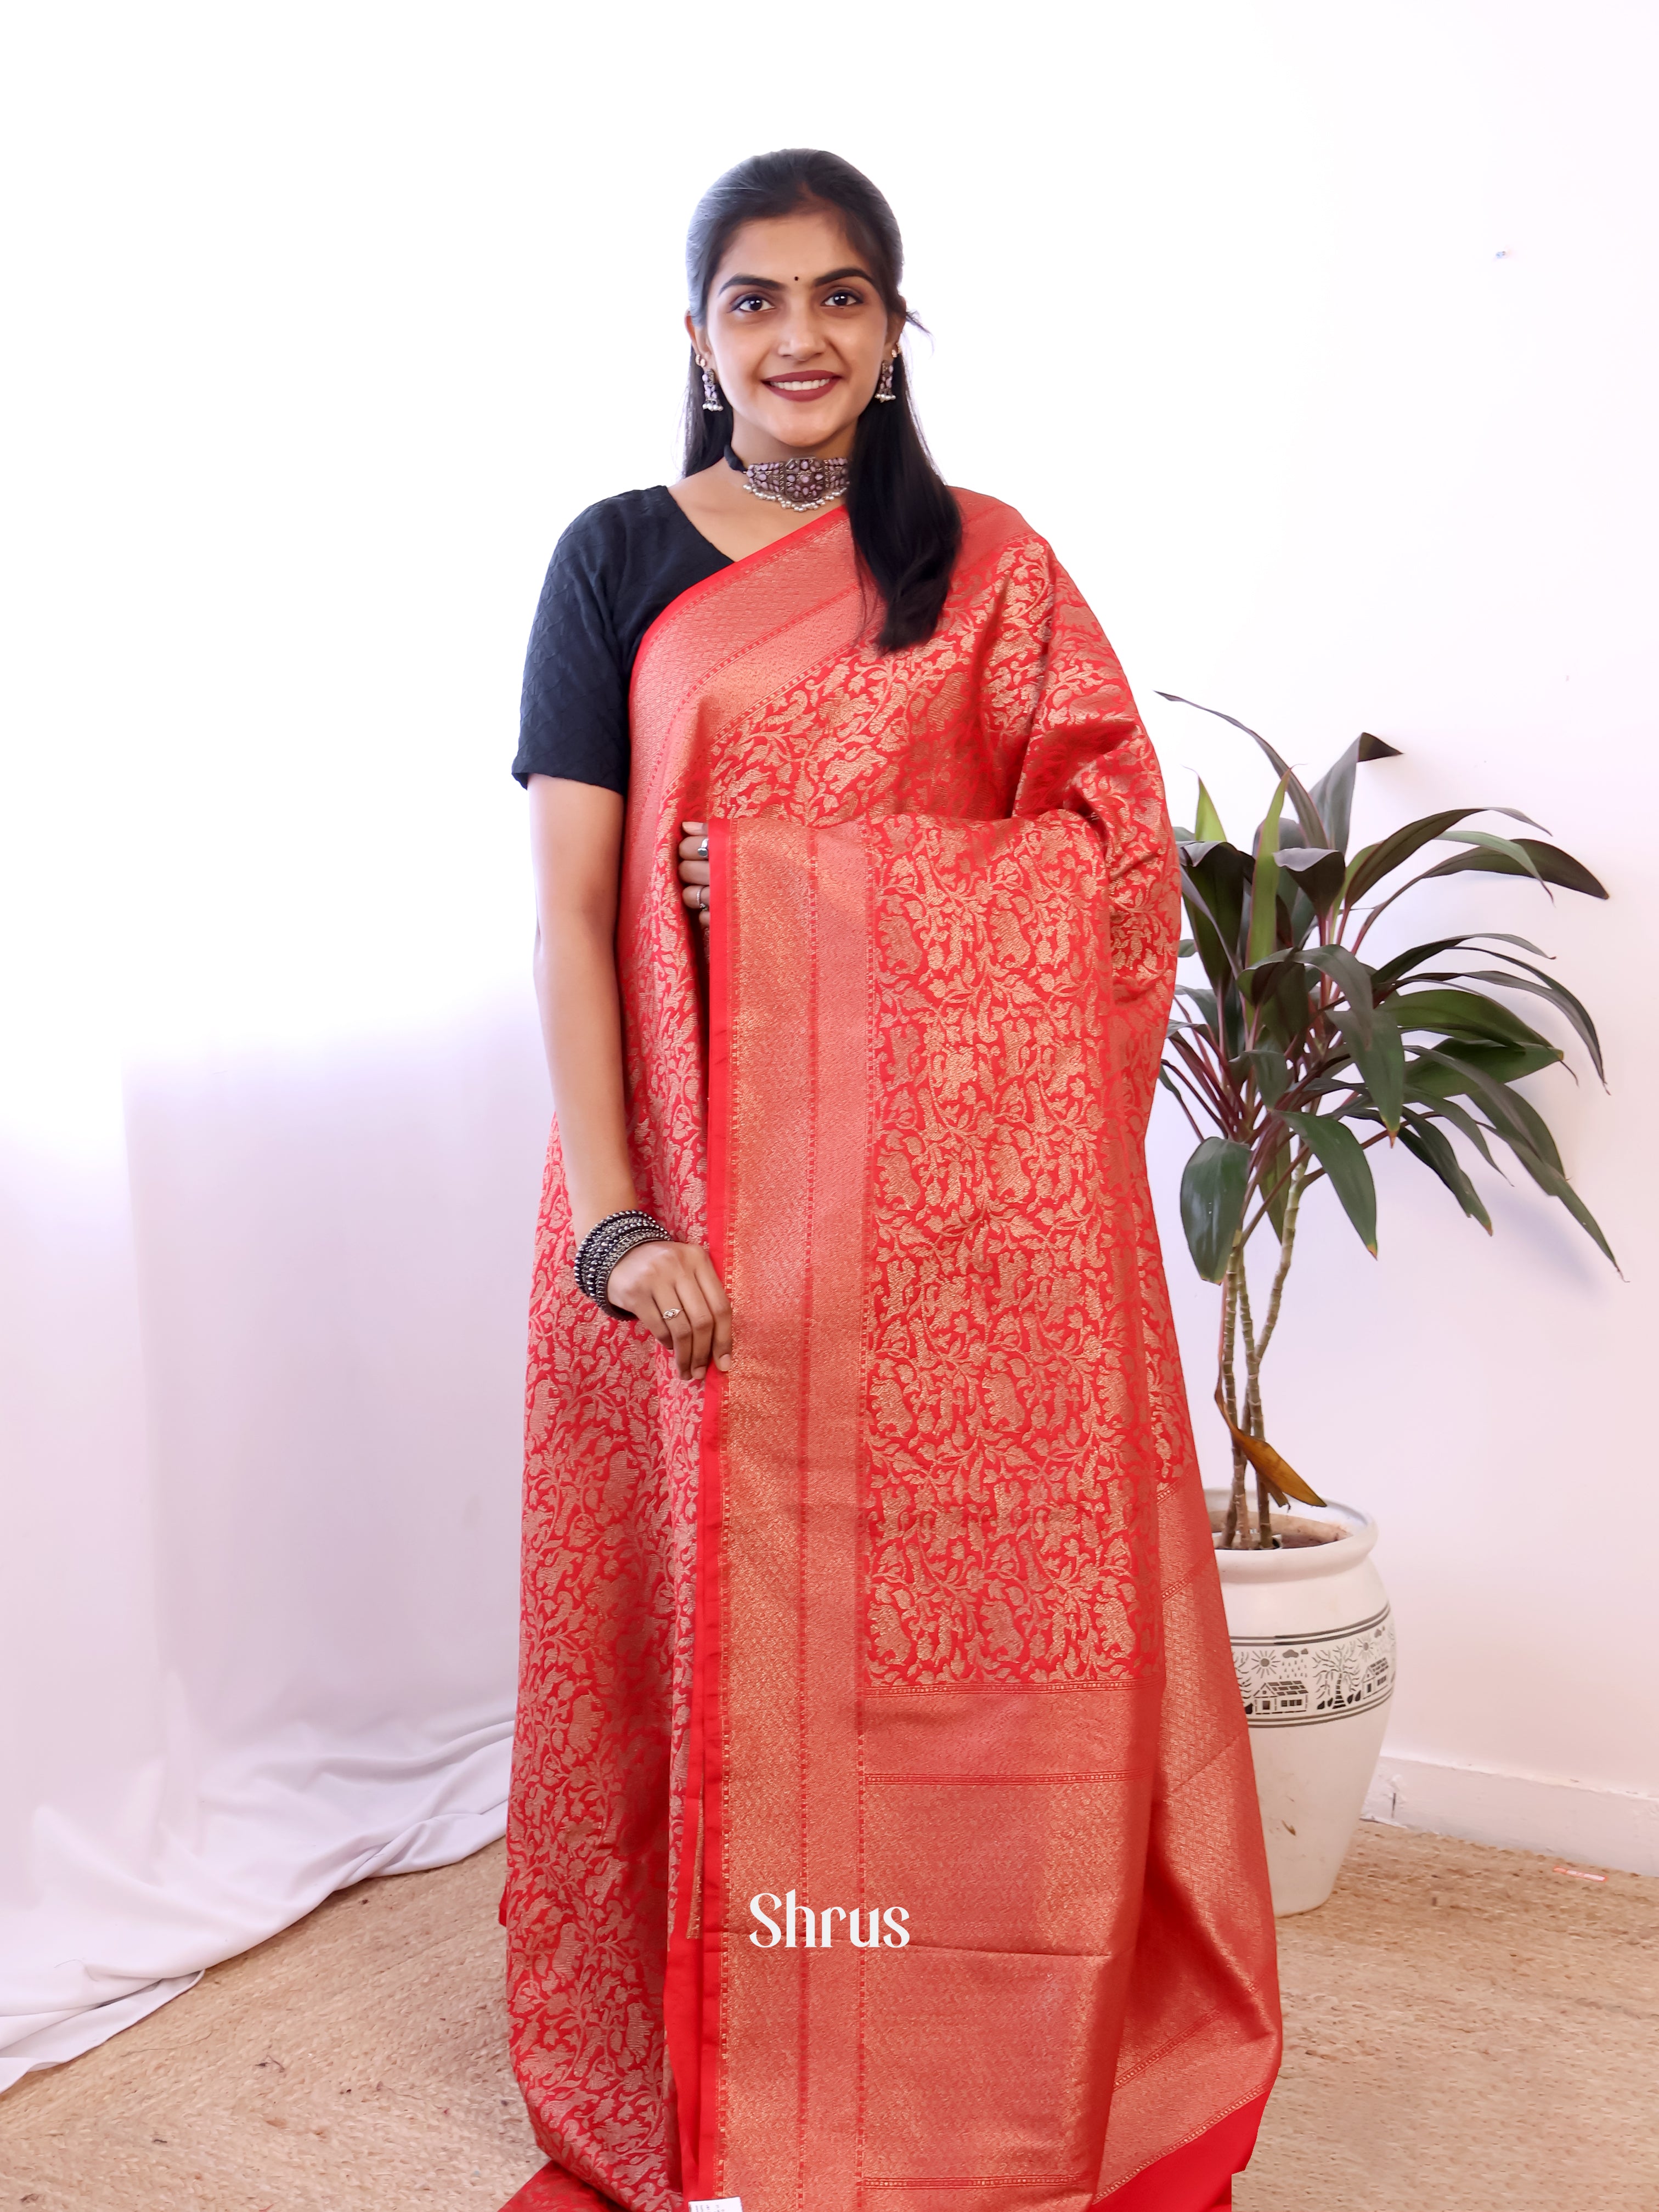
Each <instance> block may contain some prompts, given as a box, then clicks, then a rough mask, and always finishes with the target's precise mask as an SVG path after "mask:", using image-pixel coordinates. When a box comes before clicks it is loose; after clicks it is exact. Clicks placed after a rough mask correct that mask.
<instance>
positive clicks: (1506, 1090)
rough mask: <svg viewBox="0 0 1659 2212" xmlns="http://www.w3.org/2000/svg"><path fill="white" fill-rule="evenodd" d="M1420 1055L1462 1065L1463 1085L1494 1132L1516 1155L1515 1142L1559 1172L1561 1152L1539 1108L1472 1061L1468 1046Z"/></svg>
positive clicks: (1423, 1057)
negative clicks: (1466, 1080) (1481, 1109)
mask: <svg viewBox="0 0 1659 2212" xmlns="http://www.w3.org/2000/svg"><path fill="white" fill-rule="evenodd" d="M1420 1059H1423V1060H1428V1059H1433V1060H1440V1061H1443V1062H1447V1063H1449V1064H1450V1065H1451V1066H1453V1067H1461V1068H1462V1071H1463V1072H1464V1073H1466V1074H1467V1075H1468V1078H1469V1080H1468V1083H1467V1084H1466V1085H1464V1086H1463V1088H1464V1089H1465V1091H1467V1092H1468V1096H1469V1097H1471V1098H1474V1100H1476V1101H1477V1102H1478V1103H1480V1105H1482V1106H1484V1107H1485V1108H1486V1118H1487V1120H1488V1121H1490V1122H1491V1124H1492V1133H1493V1135H1494V1136H1498V1137H1501V1138H1502V1139H1503V1140H1504V1143H1505V1144H1506V1145H1507V1146H1509V1148H1510V1151H1511V1152H1516V1157H1517V1158H1519V1152H1518V1151H1517V1146H1523V1147H1524V1148H1525V1149H1526V1150H1527V1151H1528V1152H1533V1153H1535V1154H1536V1155H1537V1157H1538V1158H1540V1159H1541V1160H1543V1161H1544V1162H1545V1164H1547V1165H1548V1166H1549V1167H1552V1168H1553V1169H1554V1170H1555V1171H1556V1172H1557V1173H1558V1174H1559V1172H1560V1171H1561V1155H1560V1153H1559V1152H1558V1151H1557V1150H1556V1148H1555V1139H1554V1138H1553V1136H1551V1134H1550V1133H1549V1127H1548V1125H1547V1122H1546V1121H1545V1120H1544V1117H1543V1115H1541V1113H1540V1112H1539V1111H1538V1109H1537V1108H1536V1107H1535V1106H1534V1104H1533V1103H1531V1101H1530V1100H1529V1099H1526V1098H1523V1097H1522V1096H1521V1093H1520V1092H1519V1091H1511V1090H1510V1086H1509V1085H1508V1084H1507V1083H1504V1082H1501V1081H1498V1079H1495V1078H1493V1077H1492V1076H1491V1075H1489V1074H1488V1073H1486V1070H1485V1069H1484V1068H1483V1067H1481V1066H1479V1065H1472V1064H1471V1063H1472V1062H1474V1054H1473V1053H1472V1052H1471V1051H1469V1049H1468V1048H1467V1047H1462V1048H1460V1047H1458V1046H1456V1045H1451V1046H1443V1047H1442V1048H1440V1049H1439V1050H1438V1051H1437V1052H1435V1053H1432V1054H1430V1053H1425V1054H1421V1055H1420Z"/></svg>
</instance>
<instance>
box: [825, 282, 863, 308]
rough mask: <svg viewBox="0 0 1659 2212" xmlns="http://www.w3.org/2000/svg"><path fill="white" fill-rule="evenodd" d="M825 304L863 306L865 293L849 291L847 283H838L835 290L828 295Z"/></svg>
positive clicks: (828, 305) (830, 305)
mask: <svg viewBox="0 0 1659 2212" xmlns="http://www.w3.org/2000/svg"><path fill="white" fill-rule="evenodd" d="M823 304H824V306H825V307H862V306H863V305H864V295H863V293H862V292H851V291H848V289H847V287H846V285H845V284H838V285H837V286H836V289H835V290H834V291H833V292H831V293H829V294H828V295H826V297H825V299H824V302H823Z"/></svg>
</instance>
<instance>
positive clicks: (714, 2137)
mask: <svg viewBox="0 0 1659 2212" xmlns="http://www.w3.org/2000/svg"><path fill="white" fill-rule="evenodd" d="M962 496H963V515H964V526H965V537H964V544H963V554H962V557H961V560H960V562H959V564H958V568H957V576H956V579H955V581H954V583H953V585H952V588H951V597H950V600H949V602H948V604H947V607H946V610H945V619H944V621H943V622H942V623H941V625H940V628H939V631H938V632H937V634H936V635H935V636H934V637H933V639H932V640H931V641H929V642H928V643H927V644H926V645H923V646H921V647H913V648H911V649H909V650H908V651H907V652H905V653H900V654H897V655H894V656H890V657H889V658H887V659H881V658H880V657H878V655H877V654H875V653H873V652H872V650H871V648H870V647H869V646H868V644H867V642H866V641H865V636H866V632H865V629H864V618H865V615H866V611H867V610H866V608H865V607H864V605H862V602H861V598H860V588H859V582H858V578H857V574H856V571H855V568H854V561H853V557H852V550H851V544H850V537H849V533H848V527H847V524H846V520H845V518H844V516H842V515H841V514H839V513H832V514H830V515H828V516H826V517H823V518H822V519H820V520H818V521H817V522H814V523H811V524H809V525H807V526H805V528H803V529H801V530H799V531H797V532H794V533H793V534H792V535H791V536H789V537H787V538H784V539H782V540H781V542H780V543H779V544H776V545H775V546H773V547H771V548H769V550H767V551H766V552H764V553H762V554H759V555H757V556H752V557H751V558H750V560H747V561H744V562H738V563H737V564H736V565H735V566H734V567H732V568H729V569H726V570H723V571H722V572H721V573H720V574H719V575H718V576H715V577H713V578H711V579H710V580H708V582H706V583H704V584H702V585H700V586H697V587H696V589H695V590H694V591H692V592H688V593H686V594H685V595H684V597H683V598H682V599H679V600H677V601H676V602H675V603H674V605H672V606H671V608H670V609H669V610H668V611H667V613H666V614H665V615H664V617H662V618H661V620H660V621H659V623H657V624H656V626H655V627H654V629H653V630H652V632H651V633H650V635H649V636H648V637H647V640H646V641H645V644H644V645H643V647H641V653H640V656H639V660H638V663H637V665H636V668H635V678H634V690H633V698H632V722H633V744H634V769H633V775H634V784H633V790H632V793H631V795H630V799H629V815H628V829H627V836H626V847H625V853H624V863H623V895H622V911H621V917H620V922H619V928H618V965H619V972H620V975H621V979H622V988H623V1007H624V1029H625V1037H626V1054H627V1070H628V1081H629V1114H630V1140H631V1144H632V1149H633V1155H634V1162H635V1174H636V1177H637V1180H638V1185H639V1189H640V1194H641V1204H643V1205H646V1206H650V1207H651V1208H653V1210H654V1211H656V1212H659V1214H661V1215H662V1216H663V1218H665V1219H667V1220H668V1221H670V1222H671V1224H673V1225H674V1226H675V1228H676V1230H677V1232H678V1234H679V1235H681V1236H682V1237H685V1238H687V1239H688V1240H691V1241H700V1240H702V1239H703V1238H704V1237H707V1238H708V1241H709V1242H710V1243H711V1244H712V1246H713V1249H714V1253H715V1255H716V1258H717V1260H718V1261H719V1264H720V1268H721V1272H722V1275H723V1278H724V1279H725V1280H726V1285H727V1287H728V1289H729V1291H730V1292H731V1296H732V1307H733V1314H734V1326H735V1333H736V1354H735V1358H734V1363H733V1367H732V1372H731V1375H730V1376H729V1377H726V1378H711V1381H710V1383H709V1385H708V1389H707V1390H706V1392H705V1391H699V1390H698V1389H696V1388H695V1387H693V1386H690V1385H682V1384H680V1383H678V1382H677V1381H676V1380H675V1378H674V1377H673V1375H672V1372H671V1367H670V1365H669V1363H668V1362H667V1361H666V1360H665V1358H664V1357H663V1356H662V1355H661V1354H660V1353H659V1352H657V1350H656V1349H655V1347H654V1346H653V1344H652V1343H651V1342H650V1340H648V1339H647V1338H646V1337H645V1335H644V1334H643V1333H642V1332H641V1331H639V1330H636V1329H623V1328H618V1327H617V1326H615V1325H613V1324H611V1323H610V1322H607V1321H605V1319H604V1318H603V1316H600V1315H599V1312H598V1310H597V1309H595V1308H593V1307H592V1306H591V1305H589V1304H586V1302H585V1301H584V1300H582V1299H581V1298H580V1296H579V1294H578V1293H577V1292H576V1291H575V1290H574V1285H573V1284H572V1283H571V1281H570V1278H569V1256H570V1234H569V1225H568V1216H567V1212H566V1209H565V1203H564V1197H563V1188H562V1175H561V1172H560V1166H559V1161H558V1157H557V1148H556V1143H555V1146H554V1148H553V1151H552V1152H551V1154H550V1160H549V1166H548V1177H547V1184H546V1191H545V1199H544V1212H543V1219H542V1224H541V1232H540V1238H539V1250H538V1271H537V1285H536V1292H535V1299H534V1305H533V1309H532V1353H531V1376H530V1394H529V1400H530V1402H529V1450H528V1460H527V1474H526V1548H525V1631H524V1650H523V1675H522V1695H521V1703H520V1732H519V1741H518V1747H517V1755H516V1760H515V1769H514V1784H513V1809H512V1816H511V1823H510V1828H509V1869H510V1871H509V1877H508V1885H507V1897H506V1900H505V1914H504V1917H505V1918H506V1920H507V1929H508V1939H509V1990H510V2000H511V2008H512V2015H513V2052H514V2059H515V2063H516V2065H517V2068H518V2071H519V2076H520V2081H521V2083H522V2085H523V2087H524V2091H525V2094H526V2101H527V2103H528V2105H529V2108H530V2112H531V2114H532V2120H533V2122H534V2124H535V2127H536V2130H537V2135H538V2140H539V2141H540V2142H541V2143H542V2144H543V2146H544V2148H545V2149H546V2151H547V2153H548V2155H549V2158H550V2161H551V2164H550V2166H549V2168H548V2169H547V2170H546V2172H544V2174H543V2175H541V2176H538V2178H537V2179H536V2180H535V2181H533V2182H532V2184H530V2185H529V2186H528V2188H527V2189H526V2191H525V2192H523V2194H522V2196H521V2198H520V2199H519V2200H515V2203H522V2204H523V2206H524V2207H525V2209H526V2212H530V2208H532V2207H533V2206H538V2205H540V2204H542V2203H547V2204H548V2205H549V2206H552V2205H555V2204H570V2205H573V2206H574V2205H577V2204H580V2203H586V2202H587V2201H588V2197H587V2195H586V2191H594V2192H597V2194H598V2196H599V2199H600V2200H601V2201H602V2202H603V2201H607V2200H608V2201H609V2202H611V2203H616V2204H619V2205H623V2206H626V2207H628V2208H630V2212H671V2208H677V2207H678V2205H679V2203H681V2202H682V2200H683V2199H690V2200H703V2199H709V2198H720V2197H739V2198H741V2199H742V2200H743V2203H744V2212H785V2208H786V2206H787V2208H788V2212H805V2208H806V2207H808V2206H809V2205H810V2207H811V2212H854V2207H855V2206H861V2205H863V2204H864V2203H865V2201H866V2197H868V2198H869V2201H870V2202H871V2203H875V2204H877V2205H878V2206H879V2207H880V2208H881V2212H938V2208H939V2204H940V2202H941V2192H943V2194H944V2196H945V2197H948V2198H949V2200H950V2202H951V2203H952V2204H957V2205H961V2206H963V2207H964V2208H965V2212H966V2209H967V2208H970V2212H1005V2208H1006V2212H1046V2208H1054V2212H1062V2208H1063V2212H1085V2208H1087V2207H1091V2206H1096V2207H1101V2208H1104V2207H1105V2206H1107V2205H1110V2206H1112V2207H1115V2208H1119V2207H1121V2212H1211V2208H1212V2207H1214V2206H1216V2205H1218V2204H1225V2203H1226V2202H1227V2192H1228V2187H1229V2176H1230V2175H1231V2172H1233V2171H1234V2170H1235V2169H1236V2168H1237V2166H1241V2165H1242V2164H1243V2160H1245V2158H1247V2157H1248V2155H1249V2148H1250V2143H1251V2142H1252V2141H1253V2139H1254V2134H1255V2123H1256V2120H1257V2118H1258V2117H1259V2114H1260V2110H1261V2103H1262V2101H1263V2100H1264V2099H1265V2096H1266V2093H1267V2089H1268V2087H1270V2086H1271V2083H1272V2080H1273V2072H1274V2069H1275V2067H1276V2064H1277V2061H1278V2050H1279V2026H1278V2008H1277V1990H1276V1984H1275V1977H1274V1965H1273V1926H1272V1919H1271V1915H1270V1911H1269V1906H1268V1899H1267V1875H1266V1868H1265V1863H1264V1861H1263V1857H1262V1850H1261V1833H1260V1826H1259V1820H1258V1818H1257V1814H1256V1809H1255V1788H1254V1781H1253V1777H1252V1771H1251V1765H1250V1758H1249V1745H1248V1740H1247V1735H1246V1730H1245V1726H1244V1721H1243V1711H1242V1709H1241V1707H1240V1705H1239V1700H1238V1695H1237V1687H1236V1686H1235V1683H1234V1680H1233V1673H1232V1668H1231V1659H1230V1655H1229V1651H1228V1646H1227V1640H1226V1632H1225V1623H1224V1620H1223V1617H1222V1612H1221V1603H1220V1592H1219V1586H1218V1582H1217V1578H1216V1572H1215V1565H1214V1560H1213V1556H1212V1551H1211V1547H1210V1538H1209V1531H1208V1525H1207V1522H1206V1516H1205V1513H1204V1508H1203V1501H1202V1496H1201V1492H1200V1487H1199V1481H1198V1475H1197V1471H1196V1468H1195V1464H1194V1458H1193V1453H1192V1445H1191V1438H1190V1435H1189V1432H1188V1425H1187V1415H1186V1407H1185V1401H1184V1397H1183V1395H1182V1384H1181V1376H1180V1370H1179V1367H1178V1364H1177V1360H1176V1348H1175V1340H1174V1334H1173V1330H1172V1328H1171V1325H1170V1314H1169V1307H1168V1302H1167V1297H1166V1295H1165V1292H1164V1281H1163V1276H1162V1273H1161V1268H1160V1263H1159V1260H1158V1248H1157V1242H1156V1237H1155V1233H1154V1231H1153V1227H1152V1211H1151V1206H1150V1203H1149V1200H1148V1197H1147V1192H1146V1180H1145V1172H1144V1167H1143V1164H1142V1142H1143V1138H1144V1134H1145V1128H1146V1116H1147V1114H1148V1111H1149V1110H1150V1104H1151V1098H1152V1086H1153V1084H1154V1082H1155V1079H1156V1074H1157V1066H1158V1050H1159V1044H1160V1039H1161V1035H1162V1030H1163V1024H1164V1017H1165V1014H1166V1012H1167V1009H1168V1005H1169V999H1170V987H1171V979H1172V971H1173V963H1174V952H1175V941H1176V926H1177V924H1176V915H1177V909H1176V886H1175V877H1174V868H1173V855H1172V848H1171V845H1170V832H1169V826H1168V822H1167V819H1166V817H1165V814H1164V805H1163V798H1162V793H1161V789H1160V786H1159V782H1158V772H1157V769H1156V765H1155V763H1154V762H1153V759H1152V753H1151V750H1150V748H1149V747H1148V745H1147V743H1146V738H1145V736H1144V734H1143V732H1141V729H1140V726H1139V720H1138V718H1137V716H1136V714H1135V710H1134V706H1133V701H1132V700H1131V698H1130V696H1129V694H1128V691H1127V686H1126V685H1125V684H1124V681H1123V678H1122V674H1121V670H1120V669H1119V667H1118V665H1117V662H1116V660H1115V657H1114V655H1113V654H1112V652H1111V649H1110V647H1109V646H1108V645H1107V643H1106V641H1105V640H1104V638H1103V636H1102V635H1101V634H1100V631H1099V629H1098V628H1097V625H1096V623H1095V622H1094V620H1093V617H1091V615H1090V613H1089V611H1088V609H1087V608H1086V607H1085V605H1084V604H1083V602H1082V600H1081V599H1080V598H1079V595H1078V593H1077V592H1076V590H1075V587H1074V586H1073V585H1072V584H1071V582H1070V580H1069V579H1067V578H1066V575H1065V574H1064V572H1063V571H1062V570H1060V568H1059V567H1058V566H1057V564H1056V563H1055V562H1054V558H1053V556H1052V554H1051V553H1050V552H1049V550H1048V547H1047V546H1046V545H1045V544H1043V543H1042V540H1041V539H1040V538H1036V536H1035V535H1034V534H1033V533H1032V532H1030V530H1028V529H1027V528H1026V526H1025V525H1024V523H1023V522H1021V520H1019V518H1018V516H1017V515H1015V514H1013V513H1011V511H1010V510H1009V509H1007V508H1006V507H1000V506H999V505H998V504H996V503H995V502H994V501H988V500H983V499H979V498H976V497H975V496H974V495H967V494H964V495H962ZM684 819H699V820H706V821H708V822H709V823H710V824H711V857H712V859H713V863H714V869H713V872H714V899H713V909H714V929H713V935H712V942H711V946H710V958H709V970H708V988H707V992H706V994H705V992H704V991H703V989H702V987H700V983H699V977H698V966H697V959H696V951H695V948H694V945H693V942H692V939H691V935H690V929H689V927H688V924H687V921H686V917H685V915H684V909H683V908H682V907H681V905H680V902H679V899H678V884H677V882H676V878H675V872H674V847H675V842H676V840H677V838H678V825H679V823H680V822H681V821H682V820H684ZM790 1907H793V1911H790V1910H789V1908H790ZM872 1914H873V1915H875V1916H876V1917H875V1919H874V1921H873V1923H872V1919H871V1915H872ZM769 1928H775V1929H777V1930H778V1933H777V1936H775V1938H774V1937H772V1936H769V1935H768V1932H767V1931H768V1929H769ZM785 1929H787V1933H788V1936H789V1937H790V1938H792V1939H793V1940H789V1941H786V1940H785V1934H784V1931H785ZM809 1935H810V1936H811V1946H810V1948H809V1946H808V1942H807V1938H808V1936H809ZM872 1936H873V1939H874V1940H872ZM901 1938H902V1940H901ZM751 1939H753V1940H751ZM538 2189H539V2190H541V2191H543V2192H544V2193H543V2194H542V2195H540V2196H538V2195H536V2194H535V2193H534V2192H535V2191H538ZM548 2192H553V2193H548ZM561 2192H562V2193H561Z"/></svg>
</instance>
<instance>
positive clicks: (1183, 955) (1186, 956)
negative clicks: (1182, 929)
mask: <svg viewBox="0 0 1659 2212" xmlns="http://www.w3.org/2000/svg"><path fill="white" fill-rule="evenodd" d="M1197 950H1198V947H1197V945H1194V943H1193V940H1192V939H1191V938H1190V937H1183V938H1182V940H1181V942H1180V944H1179V945H1176V959H1177V960H1190V959H1191V958H1192V957H1193V955H1194V953H1195V952H1196V951H1197Z"/></svg>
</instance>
